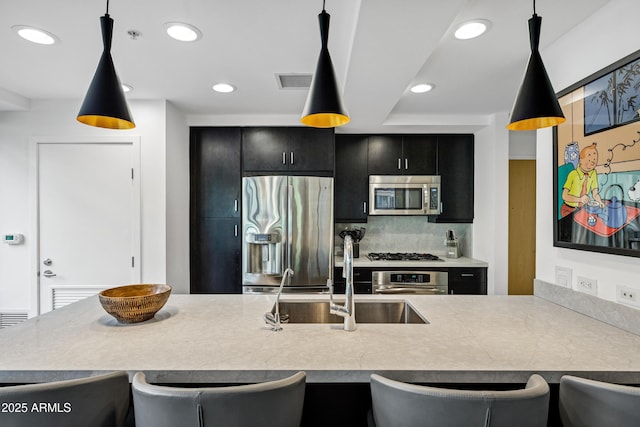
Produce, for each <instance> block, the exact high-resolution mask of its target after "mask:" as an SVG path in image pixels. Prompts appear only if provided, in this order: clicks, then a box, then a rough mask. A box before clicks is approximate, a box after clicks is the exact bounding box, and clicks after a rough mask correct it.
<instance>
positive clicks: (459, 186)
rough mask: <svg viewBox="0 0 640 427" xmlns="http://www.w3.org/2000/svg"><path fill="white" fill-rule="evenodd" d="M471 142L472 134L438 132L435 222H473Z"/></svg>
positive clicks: (472, 140) (472, 156)
mask: <svg viewBox="0 0 640 427" xmlns="http://www.w3.org/2000/svg"><path fill="white" fill-rule="evenodd" d="M473 145H474V137H473V135H472V134H460V135H457V134H448V135H438V175H440V176H441V177H442V181H441V184H440V186H441V201H442V212H441V213H440V215H438V216H436V217H434V219H433V220H435V222H460V223H471V222H473V203H474V198H473V197H474V176H473V163H474V160H473V158H474V148H473ZM429 220H430V221H432V219H431V218H429Z"/></svg>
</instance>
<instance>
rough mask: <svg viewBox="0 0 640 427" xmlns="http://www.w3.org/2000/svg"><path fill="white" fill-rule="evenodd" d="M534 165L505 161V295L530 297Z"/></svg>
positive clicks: (533, 254) (533, 265) (533, 261)
mask: <svg viewBox="0 0 640 427" xmlns="http://www.w3.org/2000/svg"><path fill="white" fill-rule="evenodd" d="M535 273H536V161H535V160H509V295H533V279H534V277H535Z"/></svg>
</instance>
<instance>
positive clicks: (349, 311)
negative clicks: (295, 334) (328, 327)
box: [329, 235, 356, 331]
mask: <svg viewBox="0 0 640 427" xmlns="http://www.w3.org/2000/svg"><path fill="white" fill-rule="evenodd" d="M342 277H344V279H345V283H346V287H345V291H344V293H345V298H346V300H345V302H344V306H342V305H338V304H336V303H334V302H333V284H332V283H331V282H329V312H330V313H331V314H337V315H338V316H341V317H344V330H345V331H355V330H356V304H355V301H354V298H353V293H354V290H353V239H352V238H351V236H349V235H347V236H344V264H343V267H342Z"/></svg>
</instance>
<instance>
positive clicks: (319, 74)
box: [300, 0, 350, 128]
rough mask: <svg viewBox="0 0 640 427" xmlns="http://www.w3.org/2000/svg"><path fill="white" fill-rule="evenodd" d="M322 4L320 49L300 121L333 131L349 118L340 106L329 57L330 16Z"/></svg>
mask: <svg viewBox="0 0 640 427" xmlns="http://www.w3.org/2000/svg"><path fill="white" fill-rule="evenodd" d="M324 3H325V2H324V0H323V2H322V12H321V13H320V14H319V15H318V21H319V22H320V38H321V40H322V48H321V49H320V56H319V57H318V65H317V66H316V72H315V74H314V75H313V79H312V80H311V87H310V88H309V95H308V96H307V102H306V103H305V106H304V110H302V118H301V119H300V121H301V122H302V123H303V124H305V125H307V126H313V127H317V128H332V127H336V126H342V125H345V124H347V123H349V120H350V119H349V114H348V113H347V109H346V108H345V106H344V105H343V103H342V97H341V95H340V89H339V88H338V80H337V79H336V73H335V70H334V69H333V63H332V62H331V56H330V55H329V49H328V40H329V18H330V15H329V14H328V13H327V12H326V11H325V10H324Z"/></svg>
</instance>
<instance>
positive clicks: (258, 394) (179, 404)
mask: <svg viewBox="0 0 640 427" xmlns="http://www.w3.org/2000/svg"><path fill="white" fill-rule="evenodd" d="M305 381H306V374H305V373H304V372H298V373H296V374H294V375H292V376H290V377H288V378H285V379H281V380H276V381H269V382H264V383H258V384H248V385H239V386H227V387H199V388H184V387H172V386H160V385H153V384H149V383H148V382H147V381H146V377H145V375H144V374H143V373H142V372H138V373H137V374H136V375H135V376H134V377H133V382H132V390H133V407H134V410H135V419H136V427H175V426H181V427H196V426H198V427H201V426H206V427H213V426H225V427H245V426H246V427H254V426H261V427H271V426H273V427H298V426H299V425H300V421H301V419H302V405H303V403H304V389H305Z"/></svg>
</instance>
